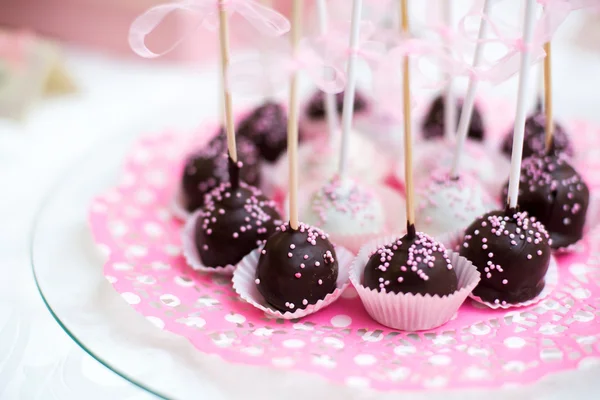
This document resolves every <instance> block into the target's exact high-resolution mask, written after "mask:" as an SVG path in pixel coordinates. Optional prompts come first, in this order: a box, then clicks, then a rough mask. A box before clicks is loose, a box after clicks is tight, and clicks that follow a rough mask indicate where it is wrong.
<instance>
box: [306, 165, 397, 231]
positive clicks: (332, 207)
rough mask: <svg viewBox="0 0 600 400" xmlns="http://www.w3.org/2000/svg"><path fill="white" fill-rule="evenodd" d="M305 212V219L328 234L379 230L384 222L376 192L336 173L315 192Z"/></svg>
mask: <svg viewBox="0 0 600 400" xmlns="http://www.w3.org/2000/svg"><path fill="white" fill-rule="evenodd" d="M304 215H305V220H306V222H307V223H309V224H310V225H314V226H317V227H319V228H321V229H323V230H325V231H326V232H329V233H331V234H343V235H357V234H361V233H379V232H382V231H383V229H384V225H385V224H384V222H385V221H384V212H383V206H382V204H381V201H380V200H379V198H378V197H377V195H376V194H375V193H374V192H372V191H369V190H366V189H365V188H364V187H361V186H360V185H358V184H357V183H356V182H355V181H353V180H351V179H348V178H345V179H341V178H339V177H338V176H336V177H334V178H333V179H331V180H330V181H329V182H327V184H325V185H324V186H323V187H322V188H321V189H319V190H318V191H317V192H316V193H314V195H313V197H312V199H311V201H310V204H309V206H308V209H307V210H306V211H305V213H304Z"/></svg>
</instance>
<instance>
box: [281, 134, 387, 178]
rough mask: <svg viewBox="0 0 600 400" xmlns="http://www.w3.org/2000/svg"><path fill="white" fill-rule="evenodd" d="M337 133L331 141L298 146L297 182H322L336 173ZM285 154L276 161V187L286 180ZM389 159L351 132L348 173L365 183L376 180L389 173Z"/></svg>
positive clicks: (311, 142) (363, 138) (338, 154)
mask: <svg viewBox="0 0 600 400" xmlns="http://www.w3.org/2000/svg"><path fill="white" fill-rule="evenodd" d="M340 146H341V134H338V135H336V136H335V138H334V139H333V140H331V143H330V142H329V140H326V139H315V140H311V141H307V142H305V143H302V144H301V145H300V146H299V147H298V171H299V179H300V184H303V183H307V182H319V183H321V182H322V183H325V182H326V181H327V180H328V179H330V178H331V177H332V176H334V175H335V174H336V173H337V172H338V168H339V159H340ZM288 162H289V161H288V157H287V154H286V155H285V156H284V157H281V158H280V159H279V161H278V162H277V166H276V174H277V177H278V182H279V186H281V187H283V188H286V187H287V181H288ZM389 171H390V169H389V161H388V159H387V158H386V157H382V155H381V154H380V153H379V152H378V150H377V148H376V147H375V145H374V144H373V143H372V142H371V141H370V140H369V139H368V138H365V137H364V136H363V135H361V134H359V133H357V132H355V131H351V132H350V136H349V142H348V176H350V177H352V178H353V179H356V180H358V181H361V182H365V183H370V184H372V183H378V182H381V181H383V180H384V179H385V177H386V175H387V174H388V173H389Z"/></svg>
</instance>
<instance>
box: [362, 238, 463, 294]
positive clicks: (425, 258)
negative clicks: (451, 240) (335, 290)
mask: <svg viewBox="0 0 600 400" xmlns="http://www.w3.org/2000/svg"><path fill="white" fill-rule="evenodd" d="M400 246H402V240H401V239H396V240H395V241H393V242H392V243H390V244H387V245H384V246H381V247H379V248H378V249H377V250H376V251H374V252H373V253H372V254H371V255H370V257H374V256H375V255H376V254H377V255H379V261H380V264H379V265H378V266H377V269H378V270H380V271H381V272H386V271H387V269H388V268H389V266H390V264H389V262H390V261H391V260H392V257H393V256H394V250H393V248H396V249H398V248H399V247H400ZM438 257H442V258H443V259H444V260H445V262H446V268H447V269H448V270H451V269H453V267H452V262H451V261H450V257H449V256H448V252H447V250H446V248H445V247H444V245H443V244H441V243H439V242H436V241H435V240H434V239H433V238H432V237H431V236H429V235H427V234H425V233H422V232H417V238H416V240H415V241H414V242H413V243H412V244H411V246H410V247H409V248H408V257H407V261H406V265H402V266H400V271H401V272H402V273H413V274H415V275H417V276H418V277H419V278H420V279H422V280H424V281H428V280H429V275H428V271H429V270H430V269H431V268H434V266H435V260H436V259H437V258H438ZM409 270H410V272H409ZM397 281H398V282H399V283H402V282H403V281H404V277H402V276H400V277H398V279H397ZM389 284H390V281H389V280H384V279H383V278H379V288H380V289H381V290H383V291H387V288H386V286H388V285H389Z"/></svg>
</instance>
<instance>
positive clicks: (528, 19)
mask: <svg viewBox="0 0 600 400" xmlns="http://www.w3.org/2000/svg"><path fill="white" fill-rule="evenodd" d="M534 11H535V0H526V8H525V22H524V25H523V45H524V46H523V47H524V50H523V56H522V58H521V70H520V75H519V91H518V94H517V115H516V117H515V130H514V134H513V147H512V156H511V160H510V179H509V182H508V199H507V203H508V209H509V212H512V211H515V210H516V209H517V204H518V197H519V178H520V172H521V159H522V158H523V138H524V136H525V118H526V117H527V115H526V110H525V103H526V95H527V83H528V82H529V77H530V75H531V50H530V48H529V47H530V45H531V42H532V39H533V31H534V29H533V28H534Z"/></svg>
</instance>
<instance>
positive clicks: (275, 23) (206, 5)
mask: <svg viewBox="0 0 600 400" xmlns="http://www.w3.org/2000/svg"><path fill="white" fill-rule="evenodd" d="M224 5H225V7H226V9H227V13H228V14H230V15H231V14H233V13H238V14H240V15H241V16H242V17H244V18H245V19H246V20H247V21H248V22H249V23H250V24H251V25H252V26H253V27H254V28H256V29H257V30H258V31H259V32H260V33H262V34H264V35H267V36H281V35H283V34H285V33H286V32H288V31H289V30H290V22H289V21H288V20H287V18H285V17H284V16H283V15H281V14H279V13H278V12H276V11H274V10H272V9H270V8H268V7H265V6H263V5H261V4H259V3H257V2H256V1H253V0H227V1H225V4H224ZM176 11H183V12H186V13H190V14H191V15H192V16H193V17H194V19H195V21H196V23H195V24H194V26H193V27H191V28H190V29H188V30H187V31H186V32H184V33H183V34H182V35H181V36H180V37H179V38H177V40H175V42H174V43H173V44H172V45H171V46H170V47H169V48H167V49H166V50H164V51H162V52H160V53H155V52H153V51H151V50H150V49H149V48H148V47H147V46H146V37H147V36H148V35H149V34H150V33H151V32H152V31H154V29H156V28H157V27H158V26H159V25H160V24H161V23H162V21H163V20H164V19H165V18H166V17H167V16H168V15H170V14H171V13H174V12H176ZM218 13H219V1H218V0H184V1H181V2H175V3H167V4H161V5H157V6H155V7H152V8H150V9H149V10H148V11H146V12H145V13H144V14H142V15H140V16H139V17H137V18H136V19H135V20H134V21H133V23H132V24H131V27H130V28H129V45H130V46H131V49H132V50H133V51H134V52H135V53H136V54H137V55H139V56H141V57H144V58H156V57H160V56H162V55H164V54H166V53H168V52H170V51H172V50H173V49H174V48H176V47H177V46H178V45H179V44H181V42H183V41H184V40H186V39H187V38H188V37H189V36H190V35H192V34H193V33H194V32H196V31H197V30H198V29H199V28H200V27H204V28H206V29H209V30H216V29H217V28H218V26H219V23H218V16H219V15H218Z"/></svg>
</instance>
